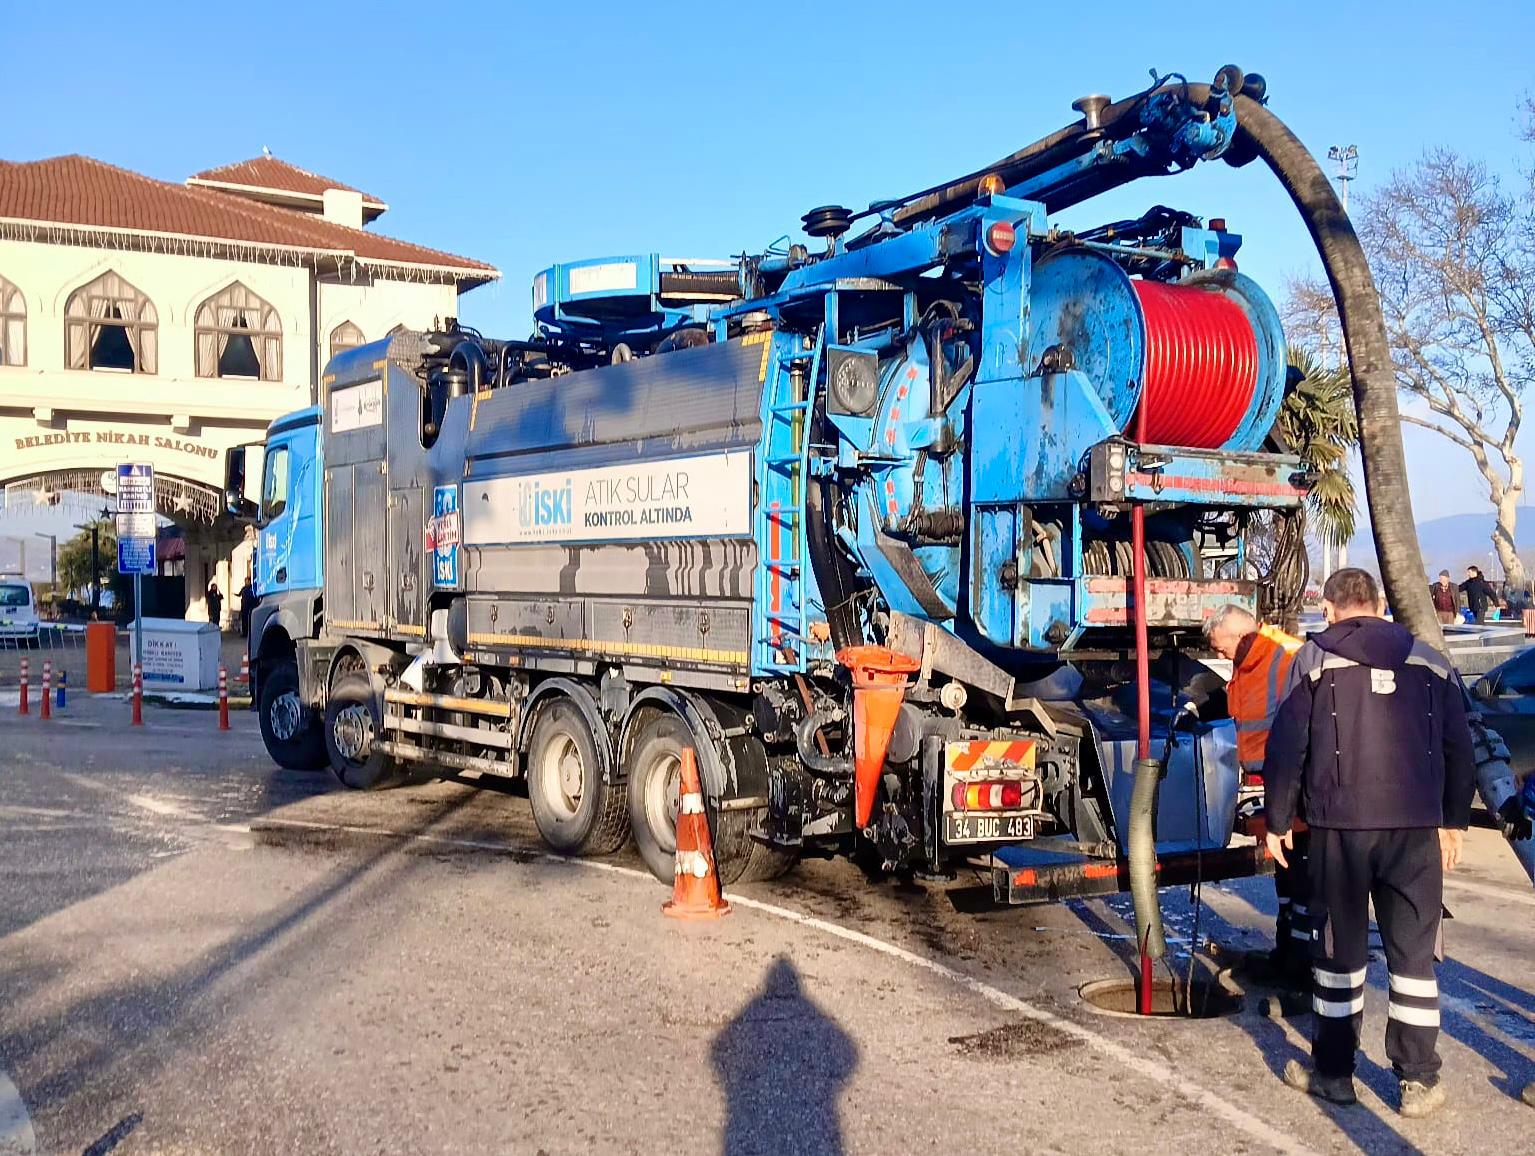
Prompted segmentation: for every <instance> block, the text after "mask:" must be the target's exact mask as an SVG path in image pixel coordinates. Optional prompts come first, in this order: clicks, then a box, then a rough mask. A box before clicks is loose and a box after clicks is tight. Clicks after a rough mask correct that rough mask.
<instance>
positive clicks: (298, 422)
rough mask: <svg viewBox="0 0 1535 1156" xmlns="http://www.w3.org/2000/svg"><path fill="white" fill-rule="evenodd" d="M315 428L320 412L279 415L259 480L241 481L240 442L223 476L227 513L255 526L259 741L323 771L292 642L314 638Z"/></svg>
mask: <svg viewBox="0 0 1535 1156" xmlns="http://www.w3.org/2000/svg"><path fill="white" fill-rule="evenodd" d="M320 422H321V410H320V407H319V406H310V407H309V408H307V409H302V410H297V411H295V412H294V413H291V414H286V415H284V416H283V417H280V418H278V419H277V420H276V421H274V422H273V423H272V424H271V425H270V426H269V427H268V429H267V436H266V439H265V441H264V443H263V453H262V454H261V475H260V480H259V484H257V482H256V479H255V478H250V479H249V480H248V479H247V464H248V460H249V458H250V456H251V455H249V453H248V451H249V449H250V447H247V446H237V447H235V448H234V449H232V450H230V451H229V454H228V457H227V458H226V461H225V480H224V486H225V492H226V497H227V500H228V505H229V508H230V511H231V512H232V513H235V514H236V515H237V516H241V517H244V518H246V519H248V520H250V521H252V522H254V524H255V526H256V535H257V537H256V551H255V558H254V569H255V575H254V585H255V589H256V593H257V595H258V596H259V597H260V599H261V600H260V602H259V603H258V604H257V606H256V609H255V612H254V613H253V614H252V615H251V628H250V637H249V639H248V641H247V645H248V646H249V650H250V670H251V697H252V699H253V700H254V702H255V705H256V709H257V710H258V711H259V712H260V717H261V732H262V738H263V739H264V740H265V741H266V745H267V748H268V750H269V751H271V753H272V755H273V757H274V758H275V759H276V760H277V762H278V763H280V764H281V765H283V766H285V767H289V768H292V769H306V770H307V769H319V768H320V767H323V766H324V765H325V744H324V740H323V738H322V737H321V735H320V730H319V726H320V720H319V718H318V716H317V715H316V714H315V712H314V711H312V710H311V709H309V708H308V707H307V706H306V705H305V701H306V700H305V697H304V695H303V693H302V688H303V682H304V679H303V672H302V671H301V669H300V665H299V661H298V655H299V652H300V648H299V643H300V642H301V641H305V642H307V641H309V640H312V639H313V638H314V637H315V636H316V634H317V629H318V623H319V615H320V610H321V605H320V602H321V587H322V583H323V580H324V569H323V561H322V557H323V554H322V538H321V534H322V533H323V531H324V519H323V516H322V512H321V509H320V505H321V485H320V478H321V475H322V471H323V453H324V451H323V443H322V441H321V435H320ZM249 493H254V494H255V495H256V496H255V497H254V498H251V497H247V496H246V495H247V494H249Z"/></svg>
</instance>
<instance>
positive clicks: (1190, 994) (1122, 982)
mask: <svg viewBox="0 0 1535 1156" xmlns="http://www.w3.org/2000/svg"><path fill="white" fill-rule="evenodd" d="M1077 990H1078V992H1079V993H1080V994H1081V996H1082V999H1083V1001H1084V1002H1085V1003H1086V1004H1087V1006H1088V1007H1090V1008H1092V1009H1093V1010H1094V1011H1099V1012H1103V1013H1105V1014H1107V1015H1119V1016H1131V1017H1134V1018H1136V1019H1185V1020H1189V1019H1193V1020H1200V1019H1219V1018H1220V1017H1222V1016H1230V1015H1236V1013H1237V1012H1239V1011H1241V1010H1242V997H1241V995H1240V994H1239V993H1237V992H1236V991H1234V990H1232V989H1231V988H1229V987H1227V986H1226V985H1225V984H1223V983H1221V982H1219V981H1218V980H1209V979H1195V980H1194V982H1193V984H1192V985H1189V984H1186V983H1185V982H1184V981H1183V980H1181V979H1179V980H1170V979H1159V980H1157V981H1155V982H1154V983H1153V984H1152V986H1151V1014H1150V1015H1149V1016H1142V1015H1140V1013H1139V1012H1138V1011H1137V1010H1136V990H1135V981H1134V980H1133V979H1099V980H1094V981H1093V982H1092V983H1085V984H1083V985H1082V986H1081V987H1080V988H1078V989H1077Z"/></svg>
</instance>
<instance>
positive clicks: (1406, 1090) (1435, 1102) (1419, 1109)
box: [1399, 1080, 1444, 1120]
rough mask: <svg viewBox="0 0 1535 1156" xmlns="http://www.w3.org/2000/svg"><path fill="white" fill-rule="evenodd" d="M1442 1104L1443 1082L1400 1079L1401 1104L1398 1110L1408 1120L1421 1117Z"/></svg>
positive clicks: (1435, 1110)
mask: <svg viewBox="0 0 1535 1156" xmlns="http://www.w3.org/2000/svg"><path fill="white" fill-rule="evenodd" d="M1443 1106H1444V1085H1443V1084H1440V1083H1433V1084H1425V1083H1424V1082H1423V1081H1422V1080H1403V1081H1402V1106H1401V1108H1400V1109H1399V1110H1400V1111H1401V1113H1402V1115H1403V1116H1405V1117H1407V1118H1408V1119H1409V1120H1419V1119H1422V1118H1423V1117H1424V1116H1428V1115H1431V1114H1433V1113H1434V1112H1437V1111H1438V1110H1439V1109H1440V1108H1442V1107H1443Z"/></svg>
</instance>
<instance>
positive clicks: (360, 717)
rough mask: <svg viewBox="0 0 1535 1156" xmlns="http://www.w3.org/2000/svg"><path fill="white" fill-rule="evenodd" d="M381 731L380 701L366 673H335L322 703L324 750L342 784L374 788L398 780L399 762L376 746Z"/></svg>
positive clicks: (399, 775)
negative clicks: (328, 694)
mask: <svg viewBox="0 0 1535 1156" xmlns="http://www.w3.org/2000/svg"><path fill="white" fill-rule="evenodd" d="M382 732H383V704H382V703H380V702H379V701H378V700H377V696H375V695H374V693H373V684H372V683H371V682H370V681H369V679H368V675H367V673H366V672H365V671H360V670H350V671H346V672H344V673H342V674H339V675H337V676H336V680H335V681H334V682H332V683H331V688H330V697H329V698H328V699H327V700H326V703H325V749H326V751H327V753H328V754H329V755H330V769H331V770H332V771H334V772H335V775H336V778H338V779H340V780H341V782H342V785H344V786H347V787H351V788H352V789H353V790H357V791H376V790H379V789H381V788H383V787H389V786H393V785H394V784H395V783H396V782H398V781H399V780H400V778H401V774H400V765H399V763H397V762H396V761H395V760H394V759H391V758H389V757H388V756H386V755H385V754H384V753H383V752H381V751H379V750H378V749H376V745H375V740H377V739H379V738H381V737H382Z"/></svg>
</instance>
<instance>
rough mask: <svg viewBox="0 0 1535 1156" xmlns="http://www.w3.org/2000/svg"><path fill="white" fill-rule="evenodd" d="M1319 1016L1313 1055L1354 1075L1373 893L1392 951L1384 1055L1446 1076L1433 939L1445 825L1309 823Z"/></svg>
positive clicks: (1396, 1064) (1415, 1075) (1408, 1073)
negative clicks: (1380, 827) (1373, 827)
mask: <svg viewBox="0 0 1535 1156" xmlns="http://www.w3.org/2000/svg"><path fill="white" fill-rule="evenodd" d="M1311 893H1312V895H1311V899H1312V901H1311V910H1312V918H1313V921H1314V928H1315V935H1316V939H1315V941H1314V942H1313V944H1312V949H1313V953H1314V961H1315V962H1314V966H1313V971H1312V980H1313V983H1314V988H1313V996H1312V1004H1311V1006H1312V1010H1313V1011H1314V1012H1315V1013H1316V1014H1315V1017H1314V1018H1315V1025H1314V1035H1313V1037H1312V1056H1313V1058H1314V1059H1315V1061H1316V1070H1317V1072H1318V1073H1319V1074H1321V1075H1323V1076H1330V1077H1336V1076H1351V1075H1353V1073H1354V1060H1355V1053H1356V1052H1357V1050H1358V1048H1359V1031H1360V1028H1361V1026H1362V1025H1363V1022H1364V984H1365V965H1366V964H1367V963H1368V962H1369V934H1370V901H1371V900H1372V899H1373V900H1374V901H1375V921H1376V923H1377V924H1378V925H1379V927H1380V938H1381V943H1382V944H1383V945H1384V946H1385V949H1386V969H1387V971H1388V972H1389V985H1390V993H1389V994H1390V1003H1389V1008H1388V1016H1389V1018H1388V1019H1387V1022H1386V1055H1387V1057H1389V1058H1390V1060H1391V1066H1392V1068H1393V1069H1395V1071H1396V1074H1397V1078H1398V1079H1403V1080H1421V1081H1422V1082H1424V1083H1427V1084H1432V1083H1435V1082H1436V1081H1437V1080H1438V1078H1439V1067H1440V1060H1439V1052H1438V1050H1437V1046H1438V1043H1439V985H1438V981H1437V980H1436V979H1435V976H1434V946H1435V944H1436V942H1437V940H1438V936H1439V915H1440V912H1441V911H1442V910H1443V900H1444V870H1443V861H1442V860H1441V859H1440V854H1439V833H1438V832H1437V831H1436V830H1435V829H1434V828H1432V827H1420V828H1412V829H1408V830H1399V831H1338V830H1331V829H1328V828H1323V827H1313V828H1312V830H1311Z"/></svg>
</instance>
